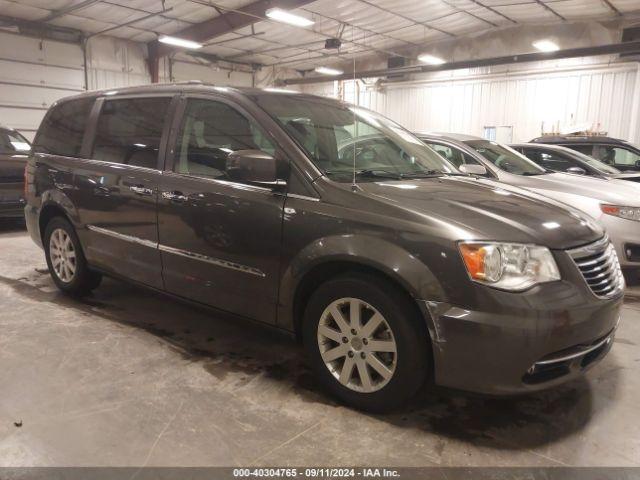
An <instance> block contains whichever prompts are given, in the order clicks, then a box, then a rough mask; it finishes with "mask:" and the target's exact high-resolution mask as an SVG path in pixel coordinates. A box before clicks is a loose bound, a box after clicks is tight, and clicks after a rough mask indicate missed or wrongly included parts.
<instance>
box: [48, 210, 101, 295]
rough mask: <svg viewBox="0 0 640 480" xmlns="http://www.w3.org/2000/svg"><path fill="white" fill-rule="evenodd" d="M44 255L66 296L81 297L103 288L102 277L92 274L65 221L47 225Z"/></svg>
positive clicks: (69, 225)
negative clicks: (101, 285) (101, 284)
mask: <svg viewBox="0 0 640 480" xmlns="http://www.w3.org/2000/svg"><path fill="white" fill-rule="evenodd" d="M44 251H45V256H46V258H47V266H48V267H49V273H50V274H51V278H52V279H53V281H54V283H55V284H56V286H57V287H58V288H59V289H60V290H62V291H63V292H65V293H68V294H70V295H75V296H82V295H86V294H88V293H89V292H91V290H93V289H95V288H97V287H98V285H100V281H101V280H102V276H101V275H100V274H99V273H96V272H93V271H91V270H89V267H88V265H87V260H86V259H85V258H84V254H83V252H82V247H81V245H80V240H79V239H78V236H77V235H76V232H75V230H74V228H73V226H72V225H71V224H70V223H69V222H68V221H67V220H66V219H64V218H61V217H55V218H53V219H52V220H51V221H50V222H49V223H48V224H47V227H46V229H45V233H44Z"/></svg>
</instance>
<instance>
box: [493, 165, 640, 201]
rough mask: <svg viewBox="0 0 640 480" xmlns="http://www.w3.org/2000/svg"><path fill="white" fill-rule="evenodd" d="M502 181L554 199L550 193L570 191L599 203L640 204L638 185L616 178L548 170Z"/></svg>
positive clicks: (514, 176)
mask: <svg viewBox="0 0 640 480" xmlns="http://www.w3.org/2000/svg"><path fill="white" fill-rule="evenodd" d="M500 179H501V180H502V181H504V182H506V183H509V184H511V185H517V186H519V187H524V188H531V189H535V191H537V192H540V193H544V194H545V195H549V196H550V197H552V198H555V196H554V195H553V192H557V193H561V194H572V195H578V196H584V197H588V198H592V199H596V200H599V201H600V202H602V203H610V204H613V205H626V206H629V207H640V185H636V184H635V183H632V182H626V181H622V180H619V179H609V180H606V179H601V178H592V177H585V176H583V175H571V174H568V173H547V174H545V175H534V176H531V177H525V176H522V175H512V174H509V175H508V176H506V175H504V176H501V178H500Z"/></svg>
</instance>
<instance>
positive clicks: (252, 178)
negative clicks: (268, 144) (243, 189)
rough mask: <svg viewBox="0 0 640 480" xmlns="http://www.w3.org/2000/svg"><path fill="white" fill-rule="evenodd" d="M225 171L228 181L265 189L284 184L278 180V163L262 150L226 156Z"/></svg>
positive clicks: (238, 151)
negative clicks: (255, 185)
mask: <svg viewBox="0 0 640 480" xmlns="http://www.w3.org/2000/svg"><path fill="white" fill-rule="evenodd" d="M225 171H226V173H227V177H228V178H229V180H231V181H234V182H242V183H253V184H257V185H261V186H265V187H277V186H281V185H283V184H285V182H284V180H278V162H277V160H276V159H275V158H273V157H272V156H271V155H269V154H268V153H265V152H263V151H262V150H237V151H235V152H232V153H230V154H229V155H228V156H227V163H226V168H225Z"/></svg>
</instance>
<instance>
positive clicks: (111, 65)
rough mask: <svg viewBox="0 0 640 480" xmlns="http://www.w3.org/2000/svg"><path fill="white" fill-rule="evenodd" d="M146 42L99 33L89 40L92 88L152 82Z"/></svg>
mask: <svg viewBox="0 0 640 480" xmlns="http://www.w3.org/2000/svg"><path fill="white" fill-rule="evenodd" d="M146 55H147V53H146V46H145V45H144V44H142V43H136V42H130V41H127V40H121V39H118V38H113V37H95V38H92V39H90V40H89V42H88V43H87V67H88V68H87V76H88V83H89V90H99V89H104V88H117V87H128V86H133V85H145V84H148V83H151V78H150V76H149V71H148V68H147V62H146Z"/></svg>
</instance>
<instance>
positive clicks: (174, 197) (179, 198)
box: [162, 192, 189, 203]
mask: <svg viewBox="0 0 640 480" xmlns="http://www.w3.org/2000/svg"><path fill="white" fill-rule="evenodd" d="M162 198H164V199H165V200H169V201H170V202H177V203H184V202H186V201H187V200H189V198H188V197H187V196H186V195H184V194H183V193H182V192H162Z"/></svg>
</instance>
